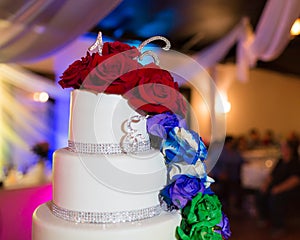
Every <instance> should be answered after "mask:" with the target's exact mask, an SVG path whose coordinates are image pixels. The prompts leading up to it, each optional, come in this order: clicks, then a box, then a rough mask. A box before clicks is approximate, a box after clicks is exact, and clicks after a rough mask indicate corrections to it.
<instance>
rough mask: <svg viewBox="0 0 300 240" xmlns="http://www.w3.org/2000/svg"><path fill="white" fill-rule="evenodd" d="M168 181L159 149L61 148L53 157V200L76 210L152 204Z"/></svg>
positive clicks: (154, 203) (110, 209) (109, 210)
mask: <svg viewBox="0 0 300 240" xmlns="http://www.w3.org/2000/svg"><path fill="white" fill-rule="evenodd" d="M165 183H166V168H165V165H164V159H163V156H162V155H161V153H160V152H159V151H154V150H151V151H147V152H143V153H139V154H111V155H101V154H78V153H74V152H71V151H69V150H68V149H66V148H65V149H59V150H57V151H56V152H55V153H54V158H53V202H54V203H55V204H56V205H58V206H59V207H62V208H66V209H68V210H76V211H91V212H115V211H128V210H135V209H143V208H148V207H153V206H155V205H158V204H159V200H158V193H159V190H160V189H162V188H163V186H164V185H165Z"/></svg>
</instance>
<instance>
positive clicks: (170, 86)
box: [124, 68, 186, 116]
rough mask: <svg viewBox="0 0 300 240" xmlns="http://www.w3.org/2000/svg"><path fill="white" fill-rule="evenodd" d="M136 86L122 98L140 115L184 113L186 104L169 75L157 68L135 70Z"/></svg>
mask: <svg viewBox="0 0 300 240" xmlns="http://www.w3.org/2000/svg"><path fill="white" fill-rule="evenodd" d="M137 72H138V74H137V75H138V77H139V81H138V83H137V86H136V87H135V88H133V89H132V90H131V91H129V92H127V93H126V94H125V95H124V96H125V97H126V98H127V99H128V102H129V104H130V105H131V106H132V107H134V108H135V109H137V111H139V112H141V113H147V114H159V113H164V112H173V113H177V114H180V115H182V116H184V115H185V113H186V102H185V100H184V98H183V96H182V95H181V94H180V92H179V88H178V84H177V83H176V82H174V80H173V77H172V76H171V74H170V73H169V72H168V71H166V70H163V69H159V68H143V69H139V70H137Z"/></svg>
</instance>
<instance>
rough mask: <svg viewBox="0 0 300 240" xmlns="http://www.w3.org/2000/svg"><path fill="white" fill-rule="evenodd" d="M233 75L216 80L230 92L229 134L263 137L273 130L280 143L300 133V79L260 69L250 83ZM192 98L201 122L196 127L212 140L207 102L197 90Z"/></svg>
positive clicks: (228, 94) (220, 86)
mask: <svg viewBox="0 0 300 240" xmlns="http://www.w3.org/2000/svg"><path fill="white" fill-rule="evenodd" d="M223 67H224V66H223ZM226 71H235V67H234V66H233V65H231V66H229V67H227V70H226ZM229 75H230V76H231V78H230V79H229V80H228V73H227V77H224V74H220V75H219V77H216V79H214V81H215V83H216V85H217V88H218V90H219V91H221V92H223V93H224V92H225V93H226V95H227V99H228V101H229V102H230V104H231V110H230V111H229V112H228V113H226V116H225V122H226V130H225V131H226V134H232V135H236V136H237V135H243V134H247V133H248V132H249V130H250V129H251V128H256V129H257V130H259V132H260V133H261V134H263V133H264V132H265V131H266V130H268V129H271V130H273V131H274V133H275V135H276V137H277V138H279V140H280V139H283V138H285V137H286V136H287V135H288V134H289V133H290V132H291V131H296V132H297V133H300V124H299V122H300V108H299V104H300V94H299V93H300V77H299V76H295V75H289V74H283V73H278V72H275V71H270V70H265V69H258V68H256V69H252V70H251V71H250V80H249V81H248V82H240V81H238V80H236V79H234V76H235V74H234V72H231V73H230V74H229ZM199 80H200V79H199ZM191 95H192V97H191V99H192V100H191V103H192V107H193V110H194V111H195V115H196V119H197V120H196V121H193V122H192V125H194V128H198V129H200V131H201V135H202V136H203V137H204V138H205V139H209V138H210V134H211V130H210V127H209V126H210V124H211V122H210V121H211V118H210V117H211V116H210V113H209V112H208V111H207V109H206V110H205V107H204V108H203V107H201V105H203V104H206V103H205V102H204V100H203V99H202V98H201V96H199V94H197V93H196V91H195V90H193V91H192V94H191Z"/></svg>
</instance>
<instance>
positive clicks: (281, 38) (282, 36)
mask: <svg viewBox="0 0 300 240" xmlns="http://www.w3.org/2000/svg"><path fill="white" fill-rule="evenodd" d="M299 16H300V1H299V0H286V1H282V0H268V2H267V4H266V6H265V8H264V10H263V13H262V15H261V18H260V20H259V23H258V26H257V29H256V31H255V32H253V31H252V29H251V26H250V24H249V21H247V19H243V20H242V21H241V23H239V24H238V25H237V26H236V28H234V29H233V30H232V31H231V32H229V33H228V34H227V35H226V36H225V37H223V38H222V39H221V40H219V41H218V42H216V43H215V44H213V45H211V46H209V47H208V48H206V49H204V50H202V51H201V52H199V53H197V54H195V55H194V58H195V59H196V61H198V62H199V63H200V64H202V65H203V66H204V67H205V68H207V67H212V66H213V65H215V64H216V63H217V62H219V61H220V60H222V58H224V57H225V55H226V54H227V52H228V51H229V50H230V48H231V47H232V46H233V45H234V44H235V43H236V44H237V45H238V48H237V78H238V79H239V80H240V81H247V80H248V70H249V68H251V67H254V66H255V64H256V62H257V61H258V60H263V61H271V60H274V59H275V58H277V57H278V56H279V55H280V54H281V53H282V51H283V50H284V49H285V47H286V46H287V44H288V43H289V40H290V29H291V27H292V25H293V22H294V21H295V20H296V19H297V18H298V17H299Z"/></svg>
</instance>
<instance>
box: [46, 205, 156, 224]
mask: <svg viewBox="0 0 300 240" xmlns="http://www.w3.org/2000/svg"><path fill="white" fill-rule="evenodd" d="M49 208H50V210H51V211H52V213H53V215H55V216H56V217H59V218H62V219H64V220H67V221H70V222H76V223H94V224H101V223H121V222H134V221H139V220H143V219H147V218H152V217H154V216H157V215H159V214H160V213H161V207H160V206H159V205H157V206H154V207H149V208H144V209H138V210H132V211H121V212H83V211H74V210H68V209H65V208H61V207H59V206H57V205H56V204H55V203H54V202H49Z"/></svg>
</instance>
